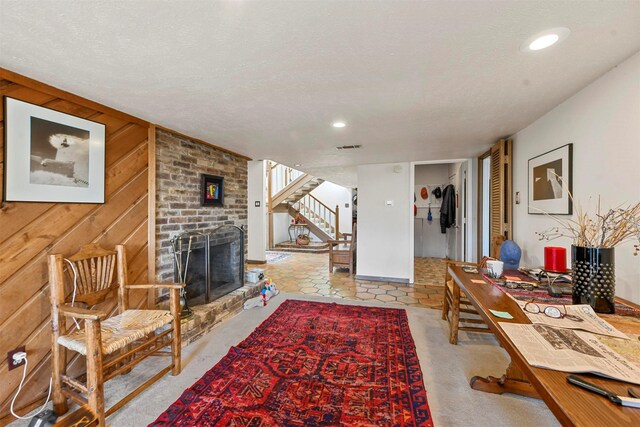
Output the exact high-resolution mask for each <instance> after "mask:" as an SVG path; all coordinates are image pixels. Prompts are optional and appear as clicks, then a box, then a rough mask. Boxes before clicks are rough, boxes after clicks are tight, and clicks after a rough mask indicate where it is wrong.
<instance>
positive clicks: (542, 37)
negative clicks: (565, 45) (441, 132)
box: [520, 27, 571, 52]
mask: <svg viewBox="0 0 640 427" xmlns="http://www.w3.org/2000/svg"><path fill="white" fill-rule="evenodd" d="M570 32H571V31H570V30H569V29H568V28H565V27H558V28H551V29H549V30H546V31H543V32H541V33H538V34H536V35H533V36H531V37H529V38H528V39H527V40H526V41H525V42H524V43H522V45H521V46H520V50H521V51H522V52H536V51H538V50H542V49H546V48H548V47H550V46H553V45H554V44H557V43H558V42H561V41H562V40H564V39H566V38H567V36H569V33H570Z"/></svg>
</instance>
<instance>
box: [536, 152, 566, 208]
mask: <svg viewBox="0 0 640 427" xmlns="http://www.w3.org/2000/svg"><path fill="white" fill-rule="evenodd" d="M528 170H529V176H528V180H527V181H528V188H529V200H528V201H529V205H528V209H529V210H528V212H529V214H531V215H549V214H550V215H572V214H573V203H572V202H571V192H572V191H573V188H572V185H573V144H566V145H563V146H561V147H558V148H555V149H553V150H551V151H547V152H546V153H543V154H540V155H539V156H536V157H533V158H531V159H529V167H528Z"/></svg>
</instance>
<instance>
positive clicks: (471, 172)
mask: <svg viewBox="0 0 640 427" xmlns="http://www.w3.org/2000/svg"><path fill="white" fill-rule="evenodd" d="M474 160H475V159H445V160H426V161H419V162H410V163H409V165H410V167H409V188H408V189H407V190H408V191H409V200H411V201H412V204H413V192H414V188H415V178H416V166H418V165H437V164H444V163H446V164H449V163H466V164H467V206H466V208H467V244H466V248H465V249H466V250H465V255H466V256H465V259H464V261H475V260H476V259H477V254H476V252H477V247H476V246H477V245H476V227H477V224H476V222H477V215H476V211H477V209H476V206H477V203H478V200H477V198H478V192H477V189H476V180H477V176H476V175H477V168H476V164H475V162H474ZM408 211H409V216H410V218H409V254H410V255H411V256H410V257H409V283H414V279H415V277H414V256H415V252H414V249H415V248H414V243H415V240H414V234H413V233H414V221H413V206H410V209H408ZM462 240H464V239H462Z"/></svg>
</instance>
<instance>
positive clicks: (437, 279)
mask: <svg viewBox="0 0 640 427" xmlns="http://www.w3.org/2000/svg"><path fill="white" fill-rule="evenodd" d="M247 267H248V268H254V267H257V268H264V269H265V277H270V278H272V279H273V281H274V282H275V283H276V285H277V286H278V289H280V290H282V291H284V292H292V293H300V294H307V295H323V296H329V297H333V298H346V299H353V300H374V299H375V300H378V301H382V302H389V303H394V304H403V305H408V306H415V307H428V308H435V309H438V308H441V307H442V296H443V292H444V291H443V286H442V285H441V283H442V282H443V280H444V264H443V263H442V261H441V260H439V259H436V258H416V274H415V276H416V278H415V281H416V283H415V286H407V285H402V284H398V283H391V282H374V281H369V280H357V279H355V276H350V275H349V272H348V270H346V269H335V272H334V273H333V274H330V273H329V258H328V255H327V254H304V253H296V254H292V255H291V256H290V257H288V258H286V259H283V260H280V261H278V262H276V263H267V264H262V265H249V266H247Z"/></svg>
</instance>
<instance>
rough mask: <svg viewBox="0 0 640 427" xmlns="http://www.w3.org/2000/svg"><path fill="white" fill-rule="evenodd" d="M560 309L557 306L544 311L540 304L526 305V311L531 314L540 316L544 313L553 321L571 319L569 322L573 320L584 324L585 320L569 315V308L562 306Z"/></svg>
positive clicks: (546, 308) (530, 303) (529, 303)
mask: <svg viewBox="0 0 640 427" xmlns="http://www.w3.org/2000/svg"><path fill="white" fill-rule="evenodd" d="M560 307H562V310H563V311H564V312H563V311H561V310H560ZM560 307H557V306H555V305H548V306H546V307H545V308H544V310H541V309H540V306H539V305H538V304H536V303H535V302H528V303H526V304H525V305H524V311H527V312H529V313H532V314H539V313H542V314H544V315H546V316H547V317H551V318H553V319H564V318H566V319H569V320H573V321H574V322H582V321H583V319H582V318H581V317H578V316H575V315H573V314H567V307H566V306H565V305H564V304H562V305H561V306H560Z"/></svg>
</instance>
